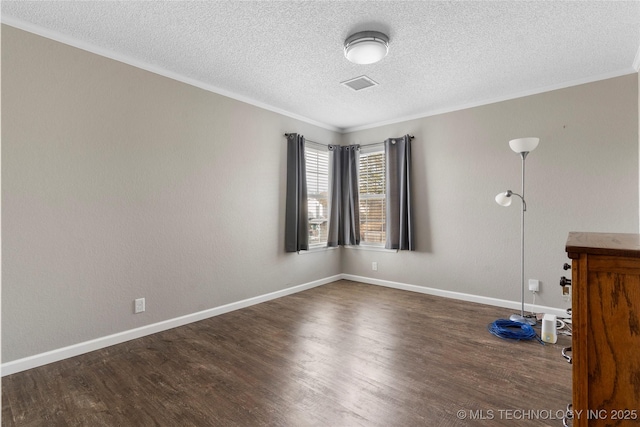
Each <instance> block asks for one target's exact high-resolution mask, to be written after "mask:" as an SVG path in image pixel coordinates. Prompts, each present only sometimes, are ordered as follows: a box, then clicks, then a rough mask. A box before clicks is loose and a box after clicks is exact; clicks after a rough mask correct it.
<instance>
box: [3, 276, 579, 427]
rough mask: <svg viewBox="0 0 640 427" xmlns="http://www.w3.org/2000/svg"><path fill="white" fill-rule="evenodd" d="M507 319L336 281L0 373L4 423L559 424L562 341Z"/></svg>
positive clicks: (567, 383)
mask: <svg viewBox="0 0 640 427" xmlns="http://www.w3.org/2000/svg"><path fill="white" fill-rule="evenodd" d="M509 314H511V311H510V310H506V309H501V308H496V307H490V306H484V305H480V304H473V303H467V302H461V301H456V300H450V299H445V298H439V297H434V296H429V295H423V294H417V293H413V292H406V291H400V290H395V289H388V288H383V287H378V286H373V285H365V284H360V283H356V282H350V281H345V280H342V281H338V282H334V283H331V284H328V285H324V286H321V287H318V288H314V289H311V290H308V291H305V292H301V293H298V294H294V295H290V296H287V297H284V298H280V299H277V300H273V301H269V302H266V303H262V304H259V305H255V306H252V307H248V308H245V309H242V310H238V311H234V312H231V313H227V314H224V315H221V316H217V317H214V318H210V319H207V320H204V321H201V322H197V323H193V324H190V325H186V326H183V327H179V328H175V329H172V330H168V331H165V332H161V333H158V334H154V335H151V336H148V337H144V338H141V339H137V340H134V341H129V342H127V343H123V344H119V345H115V346H111V347H108V348H105V349H102V350H98V351H94V352H92V353H88V354H85V355H82V356H78V357H74V358H71V359H67V360H63V361H60V362H57V363H52V364H50V365H47V366H42V367H39V368H35V369H31V370H29V371H25V372H21V373H17V374H14V375H10V376H7V377H4V378H3V379H2V425H3V426H92V427H93V426H117V425H120V426H385V427H386V426H475V425H478V426H481V425H487V426H488V425H490V426H503V425H504V426H513V425H518V426H547V425H548V426H560V425H562V422H561V420H560V419H559V417H558V415H557V414H558V413H559V412H561V411H563V410H564V409H566V405H567V403H568V402H569V401H570V398H571V397H570V396H571V365H569V364H568V363H566V362H565V361H564V359H562V357H561V354H560V351H561V348H562V347H563V346H568V345H569V343H570V338H567V337H562V336H561V337H559V340H558V344H556V345H546V346H543V345H541V344H539V343H538V342H536V341H522V342H516V341H507V340H501V339H499V338H497V337H494V336H493V335H491V334H489V332H487V325H488V324H489V323H490V322H492V321H494V320H496V319H498V318H508V316H509ZM460 414H463V415H464V416H465V417H461V416H460ZM463 418H464V419H463ZM481 418H484V419H481Z"/></svg>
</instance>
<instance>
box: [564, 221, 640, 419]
mask: <svg viewBox="0 0 640 427" xmlns="http://www.w3.org/2000/svg"><path fill="white" fill-rule="evenodd" d="M566 251H567V254H568V256H569V258H571V259H572V288H573V302H572V314H573V315H572V318H573V336H572V347H573V352H572V353H573V413H574V420H573V425H574V426H590V427H591V426H638V425H640V235H638V234H611V233H575V232H572V233H569V237H568V239H567V245H566Z"/></svg>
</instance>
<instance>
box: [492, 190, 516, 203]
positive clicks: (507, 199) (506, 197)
mask: <svg viewBox="0 0 640 427" xmlns="http://www.w3.org/2000/svg"><path fill="white" fill-rule="evenodd" d="M512 200H513V199H512V198H511V192H510V191H505V192H504V193H499V194H498V195H497V196H496V203H497V204H499V205H500V206H511V201H512Z"/></svg>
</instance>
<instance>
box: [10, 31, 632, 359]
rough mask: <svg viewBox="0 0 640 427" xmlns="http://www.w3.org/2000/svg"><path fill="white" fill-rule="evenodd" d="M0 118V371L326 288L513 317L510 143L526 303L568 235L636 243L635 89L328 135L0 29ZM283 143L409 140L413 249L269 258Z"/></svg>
mask: <svg viewBox="0 0 640 427" xmlns="http://www.w3.org/2000/svg"><path fill="white" fill-rule="evenodd" d="M2 107H3V117H2V125H3V126H2V238H3V239H2V245H3V248H2V249H3V257H2V274H3V286H2V335H3V336H2V338H3V339H2V360H3V362H10V361H12V360H16V359H19V358H23V357H26V356H30V355H35V354H39V353H42V352H45V351H48V350H53V349H57V348H61V347H64V346H67V345H71V344H75V343H80V342H84V341H87V340H90V339H93V338H99V337H103V336H106V335H109V334H113V333H117V332H121V331H126V330H129V329H132V328H136V327H139V326H144V325H148V324H153V323H156V322H160V321H162V320H167V319H172V318H175V317H177V316H181V315H185V314H190V313H194V312H197V311H200V310H204V309H208V308H212V307H218V306H221V305H223V304H227V303H231V302H236V301H239V300H242V299H245V298H249V297H253V296H257V295H263V294H265V293H269V292H273V291H277V290H281V289H285V288H288V287H291V286H294V285H297V284H302V283H307V282H311V281H313V280H317V279H321V278H325V277H328V276H332V275H335V274H338V273H340V272H344V273H348V274H356V275H361V276H367V277H372V278H379V279H385V280H391V281H396V282H400V283H406V284H414V285H419V286H428V287H434V288H440V289H446V290H450V291H459V292H465V293H470V294H474V295H479V296H487V297H495V298H501V299H508V300H513V301H518V300H519V298H520V294H519V210H518V209H519V208H518V205H517V204H514V206H512V207H511V208H501V207H499V206H497V205H496V204H495V202H494V201H493V197H494V196H495V194H496V193H498V192H499V191H503V190H506V189H508V188H511V189H513V190H516V191H517V190H519V188H520V180H519V179H520V163H519V160H518V157H517V155H515V154H514V153H512V152H511V151H510V149H509V147H508V144H507V142H508V140H509V139H512V138H516V137H521V136H539V137H540V138H541V143H540V146H539V147H538V149H537V150H536V151H534V152H533V153H532V154H531V155H530V157H529V159H528V160H527V167H528V170H527V178H528V187H527V199H528V201H529V205H530V209H529V213H528V218H527V219H528V222H527V225H528V229H527V230H528V233H527V236H528V246H527V247H528V254H529V258H528V259H529V263H528V268H527V271H528V274H527V276H528V277H534V278H537V279H540V280H541V281H542V292H541V293H540V297H539V298H538V300H537V303H539V304H543V305H549V306H555V307H564V306H567V305H568V303H566V302H565V301H563V300H562V298H561V297H560V295H559V291H558V287H557V280H558V278H559V276H560V275H561V274H562V273H563V272H562V270H561V269H560V267H561V265H562V263H563V262H564V261H565V254H564V251H563V249H564V242H565V239H566V234H567V232H568V231H571V230H587V231H616V232H637V231H638V221H639V218H638V193H639V189H638V157H639V156H638V142H639V139H638V129H639V126H638V117H639V115H638V77H637V76H635V75H633V76H626V77H620V78H616V79H611V80H606V81H602V82H597V83H592V84H587V85H582V86H577V87H573V88H569V89H564V90H559V91H554V92H549V93H544V94H541V95H535V96H530V97H525V98H520V99H516V100H513V101H507V102H501V103H497V104H492V105H488V106H483V107H478V108H473V109H468V110H463V111H458V112H454V113H450V114H443V115H439V116H433V117H427V118H424V119H420V120H413V121H408V122H404V123H399V124H395V125H389V126H384V127H380V128H376V129H369V130H364V131H359V132H354V133H350V134H346V135H338V134H336V133H334V132H331V131H328V130H326V129H322V128H318V127H315V126H312V125H310V124H307V123H304V122H300V121H297V120H295V119H292V118H289V117H285V116H282V115H279V114H276V113H273V112H269V111H265V110H262V109H259V108H256V107H253V106H250V105H247V104H244V103H241V102H238V101H235V100H231V99H229V98H225V97H223V96H219V95H216V94H212V93H209V92H206V91H203V90H201V89H198V88H194V87H191V86H188V85H185V84H182V83H179V82H176V81H172V80H170V79H167V78H164V77H161V76H158V75H155V74H152V73H149V72H146V71H143V70H139V69H136V68H134V67H130V66H127V65H124V64H121V63H119V62H116V61H113V60H109V59H106V58H102V57H100V56H96V55H93V54H90V53H87V52H84V51H81V50H78V49H75V48H71V47H68V46H65V45H62V44H60V43H57V42H54V41H51V40H47V39H44V38H41V37H38V36H35V35H33V34H29V33H25V32H22V31H20V30H16V29H13V28H11V27H7V26H3V27H2ZM287 131H298V132H301V133H303V134H304V135H305V136H306V137H307V138H309V139H312V140H315V141H322V142H327V143H338V142H342V143H353V142H358V143H369V142H378V141H381V140H383V139H384V138H386V137H389V136H399V135H403V134H405V133H411V134H413V135H415V136H416V139H415V141H414V145H413V147H414V172H415V174H414V182H416V186H415V189H416V194H415V197H416V214H417V215H416V216H417V226H416V230H417V237H418V239H419V240H418V251H417V252H415V253H406V252H401V253H381V252H367V251H361V250H336V251H329V252H321V253H314V254H309V255H296V254H285V253H284V249H283V237H282V236H283V225H284V215H283V212H284V192H285V157H286V156H285V140H284V138H283V137H282V134H283V133H284V132H287ZM418 184H419V185H418ZM612 201H613V203H611V202H612ZM371 261H378V263H379V271H378V272H372V271H371ZM138 297H145V298H146V300H147V311H146V312H145V313H144V314H140V315H134V314H132V311H133V299H134V298H138ZM528 301H530V297H529V295H528Z"/></svg>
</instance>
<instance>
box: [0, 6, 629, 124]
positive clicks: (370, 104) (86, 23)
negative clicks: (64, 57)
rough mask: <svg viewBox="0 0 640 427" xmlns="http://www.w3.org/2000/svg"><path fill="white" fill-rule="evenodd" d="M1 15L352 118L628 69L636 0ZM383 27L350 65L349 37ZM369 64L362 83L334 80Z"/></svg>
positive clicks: (232, 87) (18, 10)
mask: <svg viewBox="0 0 640 427" xmlns="http://www.w3.org/2000/svg"><path fill="white" fill-rule="evenodd" d="M1 7H2V21H3V22H4V23H6V24H9V25H13V26H16V27H19V28H23V29H26V30H29V31H32V32H36V33H39V34H42V35H45V36H48V37H51V38H54V39H57V40H60V41H63V42H66V43H69V44H72V45H75V46H79V47H83V48H85V49H88V50H91V51H94V52H98V53H101V54H104V55H106V56H110V57H112V58H115V59H119V60H122V61H124V62H128V63H131V64H134V65H137V66H141V67H142V68H146V69H149V70H152V71H155V72H158V73H160V74H163V75H167V76H171V77H174V78H177V79H179V80H182V81H186V82H190V83H192V84H196V85H198V86H200V87H204V88H207V89H210V90H213V91H216V92H218V93H221V94H223V95H227V96H231V97H234V98H237V99H240V100H243V101H248V102H250V103H253V104H256V105H259V106H263V107H266V108H269V109H272V110H275V111H278V112H282V113H285V114H289V115H292V116H294V117H299V118H304V119H305V120H308V121H310V122H312V123H316V124H321V125H323V126H325V127H328V128H332V129H336V130H341V131H349V130H354V129H358V128H363V127H368V126H372V125H378V124H382V123H390V122H394V121H399V120H404V119H407V118H414V117H419V116H425V115H429V114H434V113H437V112H443V111H450V110H454V109H458V108H463V107H466V106H472V105H479V104H483V103H487V102H492V101H497V100H501V99H508V98H512V97H516V96H521V95H525V94H529V93H536V92H540V91H544V90H548V89H553V88H558V87H564V86H568V85H573V84H577V83H581V82H587V81H592V80H598V79H602V78H606V77H613V76H618V75H623V74H628V73H632V72H636V71H637V68H638V65H639V61H640V59H639V58H638V57H637V55H638V47H639V43H640V2H638V1H626V2H625V1H616V2H607V1H604V2H603V1H596V2H592V1H577V2H564V1H562V2H561V1H551V2H547V1H545V2H543V1H531V2H529V1H500V2H495V1H468V2H459V1H452V2H446V1H445V2H436V1H424V2H413V1H384V2H373V1H353V2H352V1H306V2H300V1H278V2H276V1H261V2H256V1H204V2H194V1H188V2H187V1H168V2H160V1H141V2H138V1H122V2H104V1H93V2H59V1H35V2H28V1H2V6H1ZM363 30H375V31H382V32H384V33H386V34H388V35H389V38H390V46H389V55H388V56H387V57H386V58H385V59H383V60H382V61H381V62H379V63H377V64H372V65H355V64H351V63H350V62H348V61H347V60H346V59H345V58H344V55H343V51H342V46H343V42H344V40H345V39H346V38H347V37H348V36H349V35H350V34H352V33H354V32H357V31H363ZM361 75H366V76H368V77H370V78H371V79H373V80H374V81H376V82H377V83H379V85H378V86H375V87H372V88H368V89H365V90H362V91H359V92H354V91H353V90H351V89H349V88H347V87H345V86H343V85H341V84H340V82H343V81H345V80H349V79H352V78H354V77H358V76H361Z"/></svg>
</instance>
